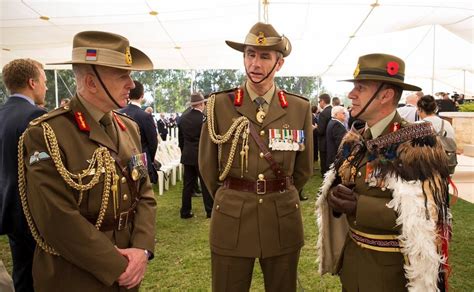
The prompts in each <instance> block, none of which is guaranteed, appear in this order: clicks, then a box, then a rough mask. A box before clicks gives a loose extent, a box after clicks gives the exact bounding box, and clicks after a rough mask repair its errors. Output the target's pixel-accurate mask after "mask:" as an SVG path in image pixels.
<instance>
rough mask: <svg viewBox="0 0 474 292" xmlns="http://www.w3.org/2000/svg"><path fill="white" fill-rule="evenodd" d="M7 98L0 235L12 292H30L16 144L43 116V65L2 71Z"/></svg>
mask: <svg viewBox="0 0 474 292" xmlns="http://www.w3.org/2000/svg"><path fill="white" fill-rule="evenodd" d="M2 76H3V82H4V83H5V86H6V87H7V89H8V91H9V92H10V93H11V96H10V97H9V98H8V100H7V102H6V103H5V104H3V105H2V106H0V186H1V187H0V234H7V235H8V239H9V242H10V248H11V253H12V258H13V281H14V284H15V290H16V291H20V292H21V291H33V278H32V274H31V269H32V263H33V253H34V250H35V246H36V243H35V241H34V240H33V237H32V236H31V233H30V231H29V229H28V225H27V223H26V220H25V216H24V215H23V211H22V209H21V203H20V195H19V194H18V179H17V174H18V160H17V157H18V140H19V138H20V135H21V134H22V133H23V132H24V131H25V129H26V127H27V126H28V123H29V122H30V121H31V120H33V119H35V118H37V117H39V116H41V115H43V114H44V113H46V112H45V111H44V110H43V109H40V108H39V107H37V106H35V104H40V103H43V102H44V99H45V96H46V90H47V87H46V75H45V73H44V70H43V65H41V64H40V63H38V62H37V61H35V60H31V59H17V60H13V61H11V62H10V63H8V64H7V65H5V67H3V71H2Z"/></svg>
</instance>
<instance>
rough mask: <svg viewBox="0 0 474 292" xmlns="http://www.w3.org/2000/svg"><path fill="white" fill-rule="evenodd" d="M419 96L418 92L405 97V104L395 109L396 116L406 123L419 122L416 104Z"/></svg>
mask: <svg viewBox="0 0 474 292" xmlns="http://www.w3.org/2000/svg"><path fill="white" fill-rule="evenodd" d="M419 98H420V96H419V95H418V92H416V93H412V94H410V95H408V96H407V97H406V104H405V106H402V107H400V108H398V109H397V111H398V114H399V115H400V116H401V117H402V118H403V119H404V120H406V121H408V122H411V123H414V122H416V121H418V120H419V117H418V113H417V108H416V103H417V102H418V99H419Z"/></svg>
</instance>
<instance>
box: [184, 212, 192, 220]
mask: <svg viewBox="0 0 474 292" xmlns="http://www.w3.org/2000/svg"><path fill="white" fill-rule="evenodd" d="M193 217H194V214H193V212H189V213H188V214H181V219H189V218H193Z"/></svg>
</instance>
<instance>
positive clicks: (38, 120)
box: [30, 105, 71, 126]
mask: <svg viewBox="0 0 474 292" xmlns="http://www.w3.org/2000/svg"><path fill="white" fill-rule="evenodd" d="M70 111H71V109H70V108H69V106H68V105H65V106H62V107H59V108H57V109H54V110H52V111H50V112H48V113H45V114H44V115H42V116H41V117H37V118H36V119H34V120H32V121H31V122H30V126H36V125H39V124H40V123H42V122H44V121H47V120H49V119H52V118H54V117H57V116H60V115H63V114H65V113H68V112H70Z"/></svg>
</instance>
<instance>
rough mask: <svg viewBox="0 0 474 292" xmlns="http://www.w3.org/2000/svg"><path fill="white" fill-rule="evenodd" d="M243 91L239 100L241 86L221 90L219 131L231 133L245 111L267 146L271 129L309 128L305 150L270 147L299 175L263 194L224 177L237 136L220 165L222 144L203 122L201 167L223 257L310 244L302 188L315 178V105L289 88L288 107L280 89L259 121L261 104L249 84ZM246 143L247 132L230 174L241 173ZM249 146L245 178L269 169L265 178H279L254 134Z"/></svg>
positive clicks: (214, 242)
mask: <svg viewBox="0 0 474 292" xmlns="http://www.w3.org/2000/svg"><path fill="white" fill-rule="evenodd" d="M241 90H242V91H243V100H242V104H241V105H235V104H234V99H235V94H234V91H235V90H230V91H226V92H220V93H216V94H215V106H214V114H215V131H216V133H218V134H221V135H222V134H224V133H226V132H227V131H228V129H229V127H230V126H231V124H232V123H233V121H234V120H236V119H237V118H239V117H241V116H245V117H247V118H248V119H249V121H250V122H251V123H252V124H253V125H254V126H255V128H256V130H257V133H258V134H259V137H260V138H261V139H262V140H263V142H264V144H266V145H268V143H269V129H293V130H303V131H304V134H305V141H304V150H303V151H276V150H270V152H271V154H272V156H273V158H274V160H275V161H276V162H277V163H278V164H279V165H280V167H281V168H282V170H283V172H284V175H286V176H292V177H293V181H294V185H292V186H290V187H289V189H287V190H285V191H282V192H273V193H269V192H267V193H265V194H263V195H259V194H257V193H255V192H253V193H252V192H245V191H238V190H235V189H230V188H224V187H222V186H221V182H220V181H219V167H220V169H224V165H225V164H226V163H227V161H228V159H229V158H230V157H229V156H230V155H229V154H230V149H231V141H232V139H230V141H229V142H228V143H225V144H224V145H223V147H222V156H221V165H220V166H219V165H218V147H217V145H216V144H214V143H213V142H212V141H211V139H210V137H209V130H208V123H206V124H205V125H204V126H203V130H202V132H201V139H200V145H199V166H200V171H201V174H202V177H203V179H204V182H205V184H206V186H207V187H208V189H209V191H210V193H211V195H213V197H214V207H213V212H212V219H211V227H210V245H211V250H212V252H214V253H216V254H219V255H223V256H233V257H249V258H258V257H261V258H267V257H274V256H278V255H283V254H287V253H291V252H295V251H297V250H299V249H300V248H301V247H302V246H303V244H304V236H303V224H302V219H301V211H300V209H299V204H300V202H299V196H298V190H300V189H302V188H303V186H304V184H305V183H306V181H307V180H308V179H309V178H310V177H311V175H312V169H313V166H312V163H313V157H312V156H313V150H312V145H313V141H312V134H311V133H312V127H311V117H312V116H311V110H310V104H309V102H308V100H306V99H305V98H302V97H299V96H296V95H293V94H290V93H286V92H285V93H284V95H285V96H286V99H287V102H288V106H287V107H282V105H281V104H280V102H279V97H278V93H279V92H280V90H279V89H278V88H276V90H275V93H274V96H273V98H272V101H271V103H270V105H269V107H268V113H267V115H266V117H265V119H264V120H263V123H261V124H260V123H259V122H258V121H257V120H256V112H257V105H256V104H255V103H254V102H252V100H251V99H250V97H249V94H248V92H247V90H246V89H245V86H243V87H242V89H241ZM208 116H209V113H208ZM208 121H209V119H208ZM241 142H242V137H240V138H239V143H238V144H237V145H238V147H237V151H236V152H235V154H234V157H233V162H232V166H231V168H230V171H229V174H228V176H227V177H235V178H241V170H242V168H241V159H240V155H239V151H240V147H241V146H240V145H241ZM248 145H249V154H248V156H249V157H248V172H245V171H244V172H243V179H245V180H248V181H257V179H258V176H259V174H263V175H264V177H265V179H274V178H276V177H275V174H274V173H273V171H272V169H271V168H270V164H269V163H268V162H267V160H266V159H265V158H264V157H263V155H262V154H261V150H260V149H259V147H258V145H257V144H256V143H255V141H254V139H253V138H252V137H251V136H250V137H249V142H248Z"/></svg>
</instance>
